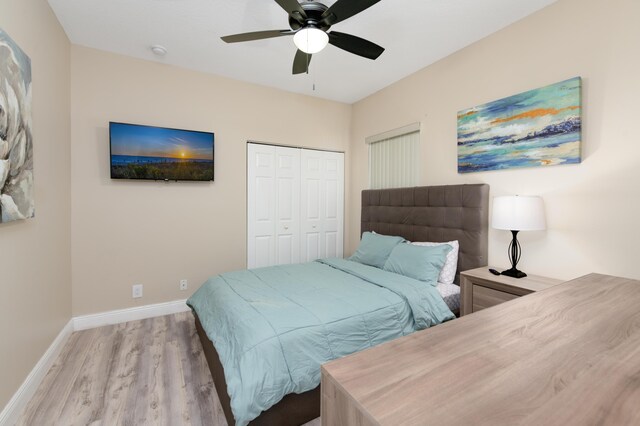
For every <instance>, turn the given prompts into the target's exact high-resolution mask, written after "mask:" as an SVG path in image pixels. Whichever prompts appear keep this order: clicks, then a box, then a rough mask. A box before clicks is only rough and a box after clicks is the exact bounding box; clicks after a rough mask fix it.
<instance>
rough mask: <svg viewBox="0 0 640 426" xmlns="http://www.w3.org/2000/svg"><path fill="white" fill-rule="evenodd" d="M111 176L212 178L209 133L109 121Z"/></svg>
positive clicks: (211, 137)
mask: <svg viewBox="0 0 640 426" xmlns="http://www.w3.org/2000/svg"><path fill="white" fill-rule="evenodd" d="M109 129H110V137H111V178H113V179H151V180H204V181H210V180H213V164H214V163H213V159H214V153H213V152H214V135H213V133H205V132H194V131H188V130H177V129H167V128H161V127H150V126H138V125H133V124H122V123H110V127H109Z"/></svg>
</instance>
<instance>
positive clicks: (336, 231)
mask: <svg viewBox="0 0 640 426" xmlns="http://www.w3.org/2000/svg"><path fill="white" fill-rule="evenodd" d="M324 157H325V158H324V187H325V191H324V211H323V214H324V217H323V222H324V234H323V241H322V244H323V245H324V247H325V249H324V250H325V257H342V256H343V240H344V236H343V233H344V154H343V153H337V152H325V153H324Z"/></svg>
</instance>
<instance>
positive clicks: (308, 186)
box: [300, 149, 344, 262]
mask: <svg viewBox="0 0 640 426" xmlns="http://www.w3.org/2000/svg"><path fill="white" fill-rule="evenodd" d="M301 174H302V188H301V190H302V197H301V198H302V203H301V206H300V207H301V210H302V215H301V216H302V218H301V228H302V242H301V246H300V248H301V255H302V259H301V260H302V261H303V262H310V261H312V260H315V259H321V258H325V257H342V255H343V238H344V237H343V227H344V226H343V222H344V154H342V153H337V152H324V151H314V150H308V149H303V150H302V170H301Z"/></svg>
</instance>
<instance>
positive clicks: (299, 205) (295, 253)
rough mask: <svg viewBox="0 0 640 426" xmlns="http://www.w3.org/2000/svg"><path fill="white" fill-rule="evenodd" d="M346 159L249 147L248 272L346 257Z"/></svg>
mask: <svg viewBox="0 0 640 426" xmlns="http://www.w3.org/2000/svg"><path fill="white" fill-rule="evenodd" d="M343 216H344V154H342V153H334V152H324V151H314V150H307V149H300V148H286V147H278V146H273V145H261V144H253V143H250V144H248V145H247V267H248V268H259V267H263V266H270V265H280V264H289V263H300V262H308V261H312V260H315V259H318V258H323V257H342V255H343V238H344V237H343V226H344V217H343Z"/></svg>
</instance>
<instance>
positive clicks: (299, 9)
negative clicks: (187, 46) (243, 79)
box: [221, 0, 384, 74]
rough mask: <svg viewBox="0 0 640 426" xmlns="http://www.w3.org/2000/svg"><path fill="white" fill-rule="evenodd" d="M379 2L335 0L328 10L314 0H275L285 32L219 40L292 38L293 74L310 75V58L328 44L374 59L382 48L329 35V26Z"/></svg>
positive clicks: (339, 34) (330, 33)
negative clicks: (286, 25) (283, 15)
mask: <svg viewBox="0 0 640 426" xmlns="http://www.w3.org/2000/svg"><path fill="white" fill-rule="evenodd" d="M379 1H380V0H338V1H336V2H335V3H334V4H333V5H331V7H327V6H325V5H324V4H322V3H319V2H317V1H304V2H302V3H298V2H297V0H275V2H276V3H278V4H279V5H280V7H282V8H283V9H284V10H285V11H286V12H287V13H288V14H289V26H290V27H291V29H287V30H271V31H256V32H251V33H243V34H234V35H228V36H224V37H221V38H222V40H223V41H225V42H227V43H238V42H242V41H252V40H262V39H265V38H273V37H282V36H290V35H292V36H293V41H294V43H295V45H296V47H297V48H298V51H297V52H296V56H295V58H294V59H293V74H302V73H305V72H309V62H311V55H312V54H314V53H317V52H319V51H321V50H322V49H324V47H325V46H326V45H327V43H329V44H332V45H334V46H336V47H339V48H340V49H343V50H346V51H347V52H350V53H353V54H355V55H359V56H363V57H365V58H369V59H377V58H378V56H380V55H381V54H382V52H384V48H383V47H380V46H378V45H377V44H375V43H372V42H370V41H368V40H365V39H362V38H360V37H356V36H353V35H350V34H345V33H339V32H337V31H331V32H328V31H329V29H330V28H331V26H332V25H335V24H337V23H338V22H341V21H344V20H345V19H347V18H350V17H352V16H353V15H356V14H358V13H360V12H362V11H363V10H365V9H367V8H369V7H371V6H373V5H374V4H376V3H378V2H379Z"/></svg>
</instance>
